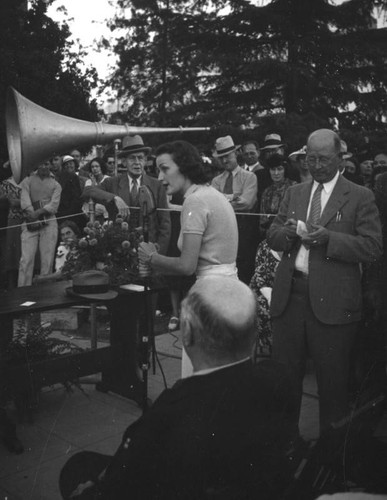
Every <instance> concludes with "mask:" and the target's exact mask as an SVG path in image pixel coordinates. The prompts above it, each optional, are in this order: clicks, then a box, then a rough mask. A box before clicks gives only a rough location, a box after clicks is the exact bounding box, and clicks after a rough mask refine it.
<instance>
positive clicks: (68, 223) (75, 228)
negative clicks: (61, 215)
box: [58, 219, 81, 238]
mask: <svg viewBox="0 0 387 500" xmlns="http://www.w3.org/2000/svg"><path fill="white" fill-rule="evenodd" d="M65 227H69V228H70V229H71V230H72V231H73V233H74V234H75V236H76V237H77V238H80V237H81V230H80V229H79V227H78V226H77V224H76V223H75V222H74V221H72V220H68V219H66V220H64V221H63V222H62V224H61V225H60V226H59V231H58V236H59V238H60V232H61V231H62V229H64V228H65Z"/></svg>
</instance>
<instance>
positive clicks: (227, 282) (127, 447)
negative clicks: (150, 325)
mask: <svg viewBox="0 0 387 500" xmlns="http://www.w3.org/2000/svg"><path fill="white" fill-rule="evenodd" d="M255 308H256V306H255V298H254V295H253V293H252V291H251V290H250V289H249V288H248V287H247V286H246V285H244V284H243V283H242V282H241V281H238V280H235V279H231V278H227V277H223V276H210V277H206V278H202V279H200V280H198V281H197V282H196V284H195V285H194V286H193V287H192V288H191V290H190V292H189V293H188V295H187V298H186V299H185V300H184V301H183V303H182V308H181V318H180V319H181V321H180V323H181V331H182V342H183V345H184V348H185V349H186V352H187V354H188V356H189V357H190V359H191V361H192V364H193V368H194V374H193V376H191V377H188V378H186V379H183V380H181V381H178V382H177V383H176V384H175V385H174V386H173V387H172V388H171V389H166V390H165V391H164V392H163V393H162V394H161V396H160V397H159V398H158V400H157V401H156V402H155V403H154V405H153V406H152V407H151V408H150V409H149V410H148V411H147V412H146V413H145V414H144V415H143V416H142V417H141V418H140V419H139V420H137V421H136V422H135V423H134V424H132V425H131V426H130V427H128V429H127V430H126V432H125V433H124V436H123V439H122V443H121V445H120V447H119V448H118V450H117V451H116V453H115V454H114V456H107V455H101V454H99V453H94V452H87V451H84V452H81V453H78V454H76V455H74V456H73V457H71V458H70V460H69V461H68V462H67V464H66V465H65V467H64V468H63V470H62V473H61V477H60V489H61V493H62V496H63V498H64V499H68V498H69V497H70V495H71V494H72V493H73V496H71V498H74V499H79V500H80V499H82V500H86V499H97V498H98V499H99V500H118V499H123V498H130V499H133V500H154V499H158V500H164V499H165V500H170V499H176V500H177V499H181V500H183V499H184V500H198V499H220V498H221V499H225V500H236V499H238V500H239V499H241V498H243V499H246V500H250V499H251V500H253V499H254V500H255V499H256V498H261V499H268V498H282V493H283V491H284V488H285V487H286V486H287V484H288V480H289V479H290V477H289V464H291V460H289V459H288V458H287V455H286V452H287V450H288V447H289V441H290V421H289V418H288V415H289V410H290V409H289V406H288V405H289V386H288V379H287V377H286V373H285V372H284V371H283V370H281V366H280V365H279V364H278V363H275V362H274V361H273V360H265V361H263V362H261V363H259V364H258V365H253V364H252V362H251V359H250V355H251V349H252V345H253V342H254V338H255ZM103 470H104V473H102V474H101V471H103Z"/></svg>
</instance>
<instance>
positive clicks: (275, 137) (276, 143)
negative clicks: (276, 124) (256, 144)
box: [261, 134, 284, 151]
mask: <svg viewBox="0 0 387 500" xmlns="http://www.w3.org/2000/svg"><path fill="white" fill-rule="evenodd" d="M264 144H265V145H264V146H263V148H261V151H265V149H274V148H280V147H281V146H284V144H283V143H282V139H281V136H280V135H279V134H268V135H267V136H266V137H265V143H264Z"/></svg>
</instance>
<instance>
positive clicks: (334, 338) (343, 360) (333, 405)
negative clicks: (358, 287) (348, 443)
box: [307, 318, 358, 434]
mask: <svg viewBox="0 0 387 500" xmlns="http://www.w3.org/2000/svg"><path fill="white" fill-rule="evenodd" d="M357 325H358V323H350V324H347V325H326V324H323V323H320V322H319V321H318V320H317V319H316V318H314V319H313V321H312V322H311V323H310V324H308V326H307V338H308V350H309V352H310V355H311V358H312V360H313V364H314V366H315V369H316V379H317V387H318V393H319V411H320V434H321V432H322V431H324V430H326V429H327V428H328V427H329V425H330V424H332V423H333V422H337V421H339V420H341V419H342V418H343V417H345V416H347V415H348V411H349V406H348V393H349V365H350V354H351V349H352V345H353V342H354V339H355V336H356V329H357Z"/></svg>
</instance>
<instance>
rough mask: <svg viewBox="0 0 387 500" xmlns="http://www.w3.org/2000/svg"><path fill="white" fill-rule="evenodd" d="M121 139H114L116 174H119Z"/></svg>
mask: <svg viewBox="0 0 387 500" xmlns="http://www.w3.org/2000/svg"><path fill="white" fill-rule="evenodd" d="M120 145H121V139H115V141H114V175H115V176H117V175H118V150H119V149H120Z"/></svg>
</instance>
